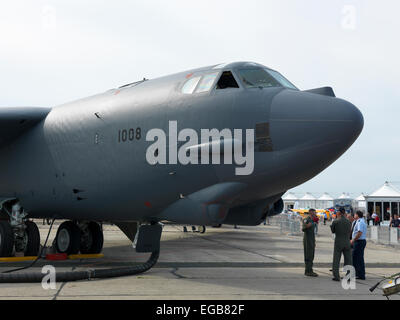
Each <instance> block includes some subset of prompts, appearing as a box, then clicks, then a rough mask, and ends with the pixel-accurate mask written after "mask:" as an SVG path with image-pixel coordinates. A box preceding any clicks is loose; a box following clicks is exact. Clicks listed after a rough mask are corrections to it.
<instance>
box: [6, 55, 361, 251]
mask: <svg viewBox="0 0 400 320" xmlns="http://www.w3.org/2000/svg"><path fill="white" fill-rule="evenodd" d="M362 128H363V116H362V114H361V113H360V111H359V110H358V109H357V108H356V107H355V106H354V105H353V104H351V103H349V102H347V101H345V100H342V99H339V98H336V97H335V94H334V92H333V90H332V89H331V88H330V87H324V88H318V89H312V90H307V91H301V90H299V89H298V88H297V87H295V86H294V85H293V84H292V83H291V82H290V81H288V80H287V79H286V78H284V77H283V76H282V75H281V74H280V73H279V72H277V71H275V70H272V69H270V68H267V67H265V66H263V65H260V64H257V63H251V62H237V63H230V64H222V65H213V66H209V67H205V68H200V69H195V70H190V71H186V72H181V73H177V74H173V75H169V76H164V77H161V78H157V79H153V80H146V79H144V80H143V81H139V82H135V83H131V84H128V85H125V86H122V87H120V88H117V89H112V90H109V91H107V92H104V93H101V94H98V95H95V96H92V97H89V98H84V99H81V100H78V101H74V102H71V103H67V104H63V105H60V106H57V107H54V108H39V107H2V108H0V147H1V154H0V198H1V213H0V219H1V221H0V256H3V257H4V256H11V255H12V254H13V252H14V251H19V252H24V254H25V255H37V254H38V252H39V246H40V236H39V231H38V227H37V226H36V224H35V223H34V222H33V221H32V219H33V218H42V219H45V218H46V219H62V220H66V221H64V222H62V223H61V224H60V226H59V228H58V230H57V235H56V238H55V240H54V245H55V247H56V249H57V251H58V252H60V253H67V254H74V253H78V252H81V253H99V252H101V250H102V246H103V234H102V228H101V223H103V222H109V223H113V224H115V225H117V226H119V227H120V228H121V230H122V231H124V232H125V234H126V235H127V236H128V237H129V238H130V239H131V240H133V239H134V238H135V235H136V240H137V241H138V243H137V246H139V247H142V249H143V248H144V249H143V250H144V251H146V250H145V249H146V248H145V247H146V245H149V247H154V246H153V244H152V241H153V240H151V239H153V238H154V239H155V241H159V235H160V234H159V233H158V231H157V232H154V230H156V229H152V226H154V227H156V226H158V225H159V223H160V222H162V221H170V222H173V223H177V224H186V225H217V224H222V223H223V224H236V225H258V224H260V223H261V222H262V221H263V220H264V219H265V218H266V216H272V215H276V214H279V213H280V212H281V211H282V207H283V202H282V199H281V196H282V195H283V194H284V193H285V192H286V191H287V190H288V189H290V188H293V187H295V186H297V185H299V184H302V183H304V182H305V181H307V180H309V179H311V178H313V177H314V176H316V175H317V174H318V173H320V172H321V171H323V170H324V169H325V168H326V167H328V166H329V165H330V164H332V163H333V162H334V161H335V160H336V159H338V158H339V157H340V156H341V155H342V154H343V153H344V152H345V151H346V150H347V149H348V148H349V147H350V146H351V145H352V144H353V142H354V141H355V140H356V139H357V137H358V136H359V134H360V132H361V130H362ZM138 223H139V226H140V227H142V226H143V228H142V229H141V228H140V227H139V231H140V230H142V236H141V237H140V236H139V237H137V234H140V232H136V230H137V225H138ZM145 227H147V228H145ZM157 230H159V229H157ZM149 239H150V240H149ZM153 242H154V241H153ZM149 243H150V244H149Z"/></svg>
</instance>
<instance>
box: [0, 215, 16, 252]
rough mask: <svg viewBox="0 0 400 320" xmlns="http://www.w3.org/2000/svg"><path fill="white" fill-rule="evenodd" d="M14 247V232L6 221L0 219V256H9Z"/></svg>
mask: <svg viewBox="0 0 400 320" xmlns="http://www.w3.org/2000/svg"><path fill="white" fill-rule="evenodd" d="M13 249H14V233H13V231H12V228H11V225H10V223H9V222H8V221H0V257H11V255H12V253H13Z"/></svg>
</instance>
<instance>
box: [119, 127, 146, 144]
mask: <svg viewBox="0 0 400 320" xmlns="http://www.w3.org/2000/svg"><path fill="white" fill-rule="evenodd" d="M141 138H142V129H141V128H130V129H121V130H119V131H118V142H127V141H134V140H140V139H141Z"/></svg>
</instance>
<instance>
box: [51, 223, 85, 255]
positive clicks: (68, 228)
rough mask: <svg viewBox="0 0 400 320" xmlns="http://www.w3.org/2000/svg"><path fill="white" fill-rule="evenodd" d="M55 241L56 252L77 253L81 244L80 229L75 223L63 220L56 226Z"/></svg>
mask: <svg viewBox="0 0 400 320" xmlns="http://www.w3.org/2000/svg"><path fill="white" fill-rule="evenodd" d="M55 242H56V243H55V244H56V249H57V252H59V253H66V254H77V253H78V252H79V247H80V244H81V230H80V229H79V227H78V226H77V225H76V223H74V222H72V221H65V222H63V223H62V224H61V225H60V226H59V227H58V230H57V235H56V239H55Z"/></svg>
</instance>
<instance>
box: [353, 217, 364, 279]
mask: <svg viewBox="0 0 400 320" xmlns="http://www.w3.org/2000/svg"><path fill="white" fill-rule="evenodd" d="M354 218H355V220H356V221H355V224H354V228H353V234H352V240H351V244H352V246H353V252H352V255H353V266H354V269H356V278H357V279H359V280H365V263H364V249H365V246H366V245H367V240H366V238H367V224H366V222H365V220H364V214H363V212H362V211H357V212H356V213H355V214H354Z"/></svg>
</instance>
